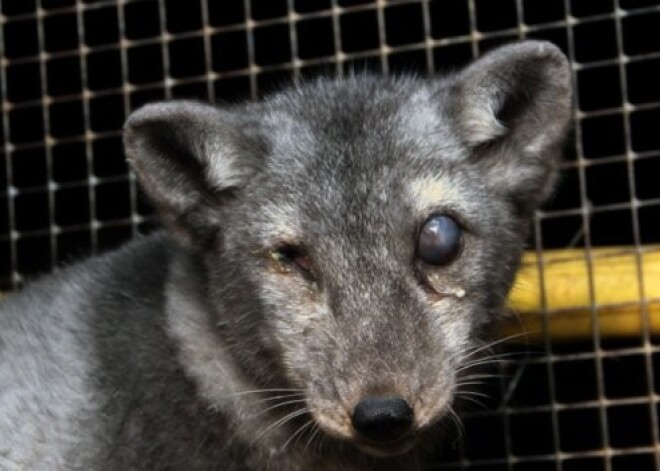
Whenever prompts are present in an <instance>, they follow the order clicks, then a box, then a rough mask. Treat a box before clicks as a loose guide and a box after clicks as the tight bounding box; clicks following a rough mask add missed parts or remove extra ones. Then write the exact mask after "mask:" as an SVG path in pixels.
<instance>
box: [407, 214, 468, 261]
mask: <svg viewBox="0 0 660 471" xmlns="http://www.w3.org/2000/svg"><path fill="white" fill-rule="evenodd" d="M460 248H461V228H460V227H459V226H458V224H456V221H454V220H453V219H452V218H450V217H449V216H442V215H435V216H431V217H430V218H428V219H427V220H426V222H425V223H424V226H422V230H421V232H420V233H419V240H418V241H417V256H418V257H419V258H420V259H421V260H422V261H423V262H424V263H428V264H430V265H446V264H448V263H449V262H451V261H452V260H453V259H454V258H455V257H456V255H458V251H459V250H460Z"/></svg>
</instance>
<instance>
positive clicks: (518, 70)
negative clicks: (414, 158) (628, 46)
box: [447, 41, 572, 212]
mask: <svg viewBox="0 0 660 471" xmlns="http://www.w3.org/2000/svg"><path fill="white" fill-rule="evenodd" d="M453 80H454V82H453V84H452V86H451V87H450V92H449V93H450V94H449V96H448V101H449V106H448V107H447V111H448V112H449V113H450V114H451V122H453V123H454V125H455V127H456V131H457V134H458V136H459V137H460V139H461V140H462V141H463V143H464V144H465V145H466V146H467V147H468V148H469V149H472V155H473V161H475V162H478V163H479V166H480V168H481V169H482V171H483V172H484V173H486V175H484V181H485V182H487V183H488V184H489V185H490V186H491V187H493V188H494V189H495V190H496V191H498V192H499V193H502V194H506V195H507V197H509V198H510V199H511V200H512V201H514V202H515V203H516V205H517V207H518V208H520V209H521V210H523V211H524V212H527V211H529V210H533V209H534V208H536V207H537V206H538V205H539V204H540V203H541V202H542V201H543V200H544V199H545V198H546V197H547V196H548V194H549V192H550V190H551V189H552V187H553V182H554V181H555V179H556V174H557V169H558V166H559V158H560V154H561V145H562V142H563V139H564V136H565V134H566V131H567V129H568V124H569V123H570V118H571V108H572V86H571V73H570V64H569V62H568V60H567V59H566V57H565V56H564V55H563V54H562V52H561V51H560V50H559V49H558V48H557V47H556V46H554V45H553V44H551V43H548V42H543V41H524V42H520V43H514V44H510V45H507V46H503V47H501V48H499V49H495V50H494V51H491V52H489V53H487V54H486V55H484V56H483V57H481V58H479V59H478V60H477V61H475V62H474V63H472V64H471V65H469V66H468V67H466V68H465V69H464V70H462V71H461V72H459V73H458V74H457V75H456V76H455V77H454V78H453Z"/></svg>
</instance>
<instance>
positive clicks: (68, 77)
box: [0, 0, 660, 471]
mask: <svg viewBox="0 0 660 471" xmlns="http://www.w3.org/2000/svg"><path fill="white" fill-rule="evenodd" d="M0 23H1V24H2V37H1V38H0V61H1V64H0V99H1V102H2V115H1V120H2V122H1V123H0V129H1V131H2V132H0V157H1V158H2V164H0V182H1V183H0V185H2V187H1V188H0V189H1V191H0V288H1V289H3V290H12V289H17V288H18V287H19V286H20V285H21V284H22V282H23V281H24V279H25V278H29V277H31V276H33V275H35V274H38V273H43V272H47V271H49V270H51V269H52V268H53V267H54V266H55V265H56V264H61V263H67V262H70V261H72V260H76V259H78V258H81V257H82V256H84V255H87V254H91V253H95V252H98V251H100V250H105V249H107V248H110V247H112V246H115V245H117V244H119V243H121V242H122V241H125V240H127V239H129V238H130V237H132V236H134V235H135V234H136V233H138V232H141V231H148V230H150V229H151V227H152V226H153V216H152V211H151V209H150V207H149V205H148V204H147V203H146V202H145V201H144V198H143V196H142V194H141V193H140V191H139V189H138V188H137V187H136V185H135V180H134V178H133V176H132V175H131V174H130V173H129V171H128V169H127V166H126V164H125V161H124V158H123V151H122V147H121V127H122V123H123V121H124V119H125V117H126V116H127V114H128V113H129V112H130V111H131V110H132V109H135V108H136V107H138V106H140V105H141V104H143V103H146V102H149V101H154V100H159V99H163V98H175V97H188V98H190V97H193V98H201V99H210V100H213V101H218V102H235V101H239V100H243V99H257V98H259V97H260V96H262V95H263V94H267V93H269V92H272V91H274V90H277V89H278V88H279V87H282V86H285V85H287V84H289V83H291V82H294V81H298V80H302V79H304V78H306V77H312V76H315V75H318V74H324V75H337V74H339V75H340V74H344V73H346V72H347V71H350V70H356V69H357V70H374V71H377V72H382V73H417V74H421V75H433V74H436V73H441V72H443V71H447V70H452V69H455V68H457V67H459V66H460V65H462V64H465V63H466V62H468V61H470V60H471V59H472V58H474V57H476V56H477V55H479V54H481V53H483V52H484V51H486V50H488V49H489V48H492V47H494V46H496V45H498V44H501V43H504V42H507V41H511V40H515V39H520V38H542V39H547V40H550V41H552V42H554V43H555V44H557V45H558V46H559V47H560V48H561V49H562V50H563V51H564V52H565V53H566V54H567V55H568V56H569V58H570V59H571V61H572V66H573V77H574V81H575V84H576V91H577V92H576V105H577V106H576V111H575V125H574V133H573V138H572V140H571V142H570V143H569V145H568V146H567V147H566V161H565V164H564V168H563V173H562V185H561V188H560V190H559V191H558V193H557V194H556V196H555V197H554V199H553V200H552V201H551V202H550V203H548V204H547V205H546V206H545V207H544V208H543V210H542V211H539V212H538V213H537V217H536V219H535V231H534V237H533V238H532V239H531V240H530V249H532V250H536V252H537V254H538V255H539V258H540V260H541V261H540V262H539V269H540V270H541V274H543V270H544V263H543V254H544V250H547V249H554V248H568V247H579V248H583V249H584V252H583V253H584V255H582V256H581V257H582V258H581V259H582V260H583V262H584V265H585V267H586V273H587V276H590V274H593V266H594V257H595V255H594V251H595V249H596V248H598V247H601V246H613V245H615V246H620V247H622V248H621V251H622V253H626V254H630V256H631V257H633V258H634V260H635V263H636V266H637V274H638V277H639V278H640V280H639V286H640V288H639V294H640V302H639V305H638V311H639V314H638V315H640V316H641V321H640V322H641V325H642V328H641V335H633V336H627V337H625V338H624V337H617V336H616V335H614V336H604V335H600V332H599V328H598V322H599V321H598V318H599V317H598V315H599V309H600V308H602V306H599V305H597V303H596V298H595V294H594V292H593V291H594V283H593V282H592V283H590V286H591V288H590V289H591V292H592V294H591V298H592V302H591V304H592V305H591V307H590V309H591V316H592V317H591V320H592V321H593V322H592V324H593V325H592V332H593V335H592V336H591V338H587V339H582V340H580V341H572V342H565V341H564V342H558V341H556V339H555V338H554V337H553V336H551V335H549V334H548V332H547V331H546V332H545V335H544V336H543V341H542V342H541V343H540V344H536V346H535V345H526V346H524V347H523V350H525V351H527V352H529V351H530V350H531V351H532V353H527V354H526V355H522V356H520V357H519V358H520V359H517V360H514V361H507V362H504V363H503V364H502V366H501V367H500V369H502V370H504V371H505V372H506V373H507V375H506V376H507V378H506V379H502V380H501V381H499V380H498V381H497V382H495V383H492V384H487V385H486V387H485V392H487V393H488V394H489V395H490V396H491V399H487V400H485V401H484V402H485V404H484V407H483V408H479V407H475V408H472V409H471V410H469V411H466V412H465V414H464V417H465V419H464V420H465V431H464V434H463V438H462V439H461V438H457V439H455V440H454V439H450V440H448V441H446V442H444V443H442V444H439V445H438V450H439V451H438V462H437V468H438V469H479V470H486V469H488V470H494V469H496V470H515V471H523V470H534V471H542V470H565V471H570V470H578V469H579V470H581V471H585V470H607V471H621V470H646V469H649V470H650V469H656V470H660V460H659V458H658V453H659V451H660V439H659V435H660V429H659V423H658V414H660V407H659V404H660V402H659V396H658V394H660V379H659V375H660V367H658V365H660V346H659V345H658V339H659V338H660V337H658V336H657V335H654V333H653V332H652V331H651V329H650V320H649V319H650V314H649V309H648V306H649V303H650V302H651V301H654V302H657V301H658V300H657V299H656V300H652V299H647V298H646V299H645V291H644V288H643V286H644V283H642V281H643V280H641V278H642V276H643V274H644V272H643V270H642V269H641V268H640V267H641V265H642V262H641V260H642V256H643V255H642V254H644V253H645V252H646V251H648V250H651V249H649V247H651V246H652V245H653V244H659V243H660V34H659V33H658V30H659V28H660V0H598V1H592V0H390V1H387V0H97V1H94V0H85V1H83V0H4V1H2V2H1V16H0ZM541 314H542V316H541V319H542V322H543V323H542V325H545V326H547V325H548V324H547V319H548V318H549V317H551V316H552V315H553V312H552V309H550V307H549V306H548V305H547V304H546V305H545V307H544V309H542V312H541ZM594 326H595V327H594ZM512 348H514V349H515V348H517V347H512Z"/></svg>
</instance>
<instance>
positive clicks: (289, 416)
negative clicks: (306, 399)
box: [251, 407, 309, 445]
mask: <svg viewBox="0 0 660 471" xmlns="http://www.w3.org/2000/svg"><path fill="white" fill-rule="evenodd" d="M308 412H309V409H307V408H306V407H305V408H302V409H298V410H295V411H293V412H290V413H289V414H287V415H285V416H284V417H282V418H280V419H278V420H276V421H275V422H273V423H272V424H270V425H269V426H268V427H266V428H265V429H264V430H262V431H261V432H259V433H258V434H257V436H256V437H255V438H254V440H252V442H251V444H252V445H254V444H255V443H257V442H258V441H259V439H260V438H261V437H263V436H264V435H265V434H267V433H268V432H270V431H271V430H274V429H276V428H278V427H281V426H282V425H284V424H286V423H287V422H290V421H292V420H293V419H295V418H296V417H300V416H301V415H304V414H307V413H308Z"/></svg>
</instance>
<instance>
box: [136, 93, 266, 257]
mask: <svg viewBox="0 0 660 471" xmlns="http://www.w3.org/2000/svg"><path fill="white" fill-rule="evenodd" d="M257 127H258V125H257V124H256V122H250V120H249V118H248V117H246V116H245V115H243V114H242V113H241V112H240V111H225V110H221V109H219V108H216V107H213V106H210V105H205V104H202V103H197V102H191V101H172V102H165V103H156V104H151V105H147V106H145V107H143V108H140V109H139V110H137V111H135V112H134V113H133V114H132V115H131V116H130V117H129V118H128V121H127V122H126V125H125V127H124V145H125V148H126V155H127V157H128V160H129V162H130V163H131V165H132V167H133V169H134V170H135V172H136V174H137V176H138V179H139V181H140V183H141V184H142V187H143V188H144V190H145V191H146V193H147V195H148V196H149V197H150V198H151V200H152V201H153V202H154V204H155V206H156V209H157V210H158V212H159V214H160V216H161V218H162V220H163V221H164V223H165V224H166V225H167V226H169V228H170V229H171V230H172V231H173V232H174V234H175V235H176V236H177V238H178V239H179V240H180V241H181V242H182V243H183V244H184V245H185V246H187V247H190V248H193V247H195V246H198V245H199V244H203V243H204V242H205V241H206V240H208V238H209V237H210V236H211V235H213V234H214V233H215V231H217V229H218V228H219V225H220V220H219V208H220V206H221V204H222V203H223V201H226V200H227V197H228V196H230V195H231V194H232V193H233V192H235V191H238V190H240V188H241V187H242V186H243V185H244V184H245V183H246V182H247V180H248V179H249V178H250V176H251V174H252V173H253V172H254V171H255V170H256V168H257V165H258V160H259V155H261V153H260V152H259V139H258V137H257V132H256V129H257Z"/></svg>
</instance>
